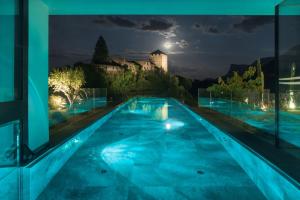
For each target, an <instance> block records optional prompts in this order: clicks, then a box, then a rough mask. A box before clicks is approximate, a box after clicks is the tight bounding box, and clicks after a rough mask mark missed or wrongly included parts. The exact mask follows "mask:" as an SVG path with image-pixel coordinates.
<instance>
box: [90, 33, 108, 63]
mask: <svg viewBox="0 0 300 200" xmlns="http://www.w3.org/2000/svg"><path fill="white" fill-rule="evenodd" d="M108 57H109V53H108V48H107V45H106V42H105V40H104V38H103V37H102V36H100V37H99V39H98V41H97V44H96V47H95V50H94V55H93V59H92V63H94V64H101V63H106V62H107V61H108Z"/></svg>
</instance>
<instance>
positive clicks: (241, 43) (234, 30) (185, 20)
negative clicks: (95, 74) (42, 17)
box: [49, 16, 274, 79]
mask: <svg viewBox="0 0 300 200" xmlns="http://www.w3.org/2000/svg"><path fill="white" fill-rule="evenodd" d="M49 29H50V33H49V34H50V35H49V37H50V49H49V53H50V55H49V56H50V66H51V67H52V68H53V67H61V66H63V65H72V64H74V63H75V62H78V61H82V62H89V61H90V59H91V56H92V54H93V50H94V47H95V44H96V41H97V39H98V37H99V36H100V35H102V36H103V37H104V38H105V40H106V43H107V45H108V48H109V52H110V55H112V56H125V57H127V58H128V59H144V58H147V56H148V53H150V52H152V51H154V50H156V49H160V50H162V51H164V52H166V53H167V54H168V55H169V71H170V72H171V73H173V74H178V75H182V76H186V77H189V78H196V79H204V78H209V77H212V78H215V77H217V76H220V75H224V74H225V73H226V72H227V70H228V68H229V67H230V64H251V63H252V62H253V61H255V60H256V59H257V58H259V57H268V56H273V55H274V53H273V51H274V50H273V49H274V18H273V17H267V16H51V17H50V24H49Z"/></svg>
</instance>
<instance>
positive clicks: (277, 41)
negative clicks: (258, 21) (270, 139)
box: [274, 5, 280, 147]
mask: <svg viewBox="0 0 300 200" xmlns="http://www.w3.org/2000/svg"><path fill="white" fill-rule="evenodd" d="M274 31H275V37H274V38H275V51H274V52H275V138H274V139H275V146H276V147H279V109H280V108H279V5H277V6H276V7H275V27H274Z"/></svg>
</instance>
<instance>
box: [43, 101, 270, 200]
mask: <svg viewBox="0 0 300 200" xmlns="http://www.w3.org/2000/svg"><path fill="white" fill-rule="evenodd" d="M39 199H105V200H110V199H112V200H118V199H129V200H134V199H168V200H169V199H172V200H176V199H198V200H199V199H230V200H231V199H239V200H240V199H265V198H264V196H263V194H262V193H261V192H260V190H259V189H258V188H257V187H256V185H255V184H254V183H253V182H252V181H251V180H250V178H249V177H248V176H247V174H246V173H245V172H244V171H243V169H242V168H241V167H240V166H239V165H238V164H237V163H236V162H235V161H234V159H233V158H231V157H230V155H229V154H228V153H227V152H226V150H225V149H224V148H223V146H222V145H221V144H220V143H218V142H217V140H216V139H215V138H214V137H213V136H212V135H211V134H210V133H209V132H208V131H207V130H206V129H205V128H204V127H203V126H202V125H201V124H199V123H198V122H197V121H196V120H195V119H194V118H193V117H192V116H191V115H190V114H189V113H187V112H186V111H185V110H184V109H183V108H182V107H180V106H178V104H176V103H175V102H174V101H173V100H166V99H157V98H155V99H154V98H147V99H145V98H143V99H139V100H138V101H133V102H131V103H130V104H129V105H128V106H125V107H124V108H122V109H121V110H119V111H118V112H117V113H116V114H115V115H114V116H113V117H112V118H111V119H109V120H108V121H107V122H106V123H105V124H104V125H103V126H102V127H101V128H99V129H98V130H97V131H96V133H95V134H93V135H92V136H91V137H90V138H89V139H88V140H87V142H85V143H84V144H83V145H82V146H81V147H80V148H79V150H78V151H77V152H76V153H75V154H74V155H73V156H72V157H71V158H70V160H69V161H68V162H67V163H66V164H65V165H64V166H63V168H62V169H61V170H60V171H59V172H58V174H57V175H56V176H55V177H54V178H53V179H52V181H51V182H50V183H49V185H48V186H47V188H46V189H45V190H44V192H43V193H42V194H41V195H40V196H39Z"/></svg>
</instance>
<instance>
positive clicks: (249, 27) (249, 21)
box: [233, 16, 274, 33]
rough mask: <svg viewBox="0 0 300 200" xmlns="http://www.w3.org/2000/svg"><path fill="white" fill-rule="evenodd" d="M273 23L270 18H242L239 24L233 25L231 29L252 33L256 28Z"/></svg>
mask: <svg viewBox="0 0 300 200" xmlns="http://www.w3.org/2000/svg"><path fill="white" fill-rule="evenodd" d="M273 22H274V18H273V17H270V16H251V17H243V18H242V20H241V21H240V22H238V23H235V24H233V28H235V29H237V30H240V31H244V32H247V33H252V32H253V31H255V30H256V29H257V28H259V27H262V26H264V25H266V24H271V23H273Z"/></svg>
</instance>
